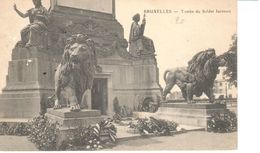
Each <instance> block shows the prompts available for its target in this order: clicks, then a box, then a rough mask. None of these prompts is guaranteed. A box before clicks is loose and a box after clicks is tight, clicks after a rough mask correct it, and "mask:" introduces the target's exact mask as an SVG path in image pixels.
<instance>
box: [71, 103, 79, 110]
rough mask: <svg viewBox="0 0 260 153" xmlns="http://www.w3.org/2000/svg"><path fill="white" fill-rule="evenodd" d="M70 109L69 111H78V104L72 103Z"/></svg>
mask: <svg viewBox="0 0 260 153" xmlns="http://www.w3.org/2000/svg"><path fill="white" fill-rule="evenodd" d="M70 111H71V112H79V111H80V106H79V104H76V105H72V106H71V107H70Z"/></svg>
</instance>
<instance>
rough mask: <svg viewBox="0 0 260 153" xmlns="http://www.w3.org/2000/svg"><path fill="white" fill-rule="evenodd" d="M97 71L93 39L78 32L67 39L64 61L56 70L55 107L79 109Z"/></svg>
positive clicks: (99, 69) (98, 68) (98, 67)
mask: <svg viewBox="0 0 260 153" xmlns="http://www.w3.org/2000/svg"><path fill="white" fill-rule="evenodd" d="M95 71H98V72H100V71H101V67H100V66H98V65H97V57H96V52H95V47H94V42H93V40H91V39H89V38H88V37H87V36H86V35H83V34H77V35H73V36H72V37H70V38H68V39H67V42H66V46H65V49H64V54H63V56H62V61H61V63H60V64H59V66H58V67H57V70H56V72H55V78H54V79H55V96H56V100H55V102H54V109H61V108H63V107H70V111H75V112H76V111H79V110H80V103H81V102H82V96H83V94H84V92H85V91H86V90H90V89H91V88H92V85H93V80H94V73H95Z"/></svg>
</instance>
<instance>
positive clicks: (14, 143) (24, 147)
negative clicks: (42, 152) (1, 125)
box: [0, 136, 38, 151]
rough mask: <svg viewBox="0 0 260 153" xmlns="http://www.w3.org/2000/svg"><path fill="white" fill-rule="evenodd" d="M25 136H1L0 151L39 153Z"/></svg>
mask: <svg viewBox="0 0 260 153" xmlns="http://www.w3.org/2000/svg"><path fill="white" fill-rule="evenodd" d="M37 150H38V149H37V148H36V147H35V146H34V144H33V143H31V142H30V141H28V140H27V138H26V137H25V136H0V151H37Z"/></svg>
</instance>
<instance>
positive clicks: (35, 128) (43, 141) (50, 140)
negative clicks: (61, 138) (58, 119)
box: [28, 115, 58, 151]
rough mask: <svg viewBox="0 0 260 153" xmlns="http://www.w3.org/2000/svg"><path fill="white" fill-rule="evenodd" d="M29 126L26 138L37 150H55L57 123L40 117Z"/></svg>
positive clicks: (43, 116)
mask: <svg viewBox="0 0 260 153" xmlns="http://www.w3.org/2000/svg"><path fill="white" fill-rule="evenodd" d="M29 124H30V128H29V131H30V134H29V136H28V138H29V140H30V141H31V142H33V143H34V144H35V145H36V147H37V148H38V149H39V150H45V151H47V150H56V140H57V133H58V123H52V122H50V120H48V118H47V116H45V115H40V116H38V117H35V118H34V119H33V120H32V121H31V122H30V123H29Z"/></svg>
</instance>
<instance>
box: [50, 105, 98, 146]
mask: <svg viewBox="0 0 260 153" xmlns="http://www.w3.org/2000/svg"><path fill="white" fill-rule="evenodd" d="M46 115H47V117H48V118H49V119H50V120H51V121H52V122H58V123H59V134H58V141H57V145H58V146H59V145H61V143H62V141H63V140H66V139H68V136H70V134H71V133H72V132H73V130H74V129H75V128H77V127H79V126H85V127H86V126H89V125H95V124H96V123H99V122H100V121H101V119H102V118H101V113H100V111H99V110H91V109H82V110H80V111H79V112H70V109H69V108H63V109H58V110H54V109H53V108H51V109H48V110H47V113H46Z"/></svg>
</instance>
